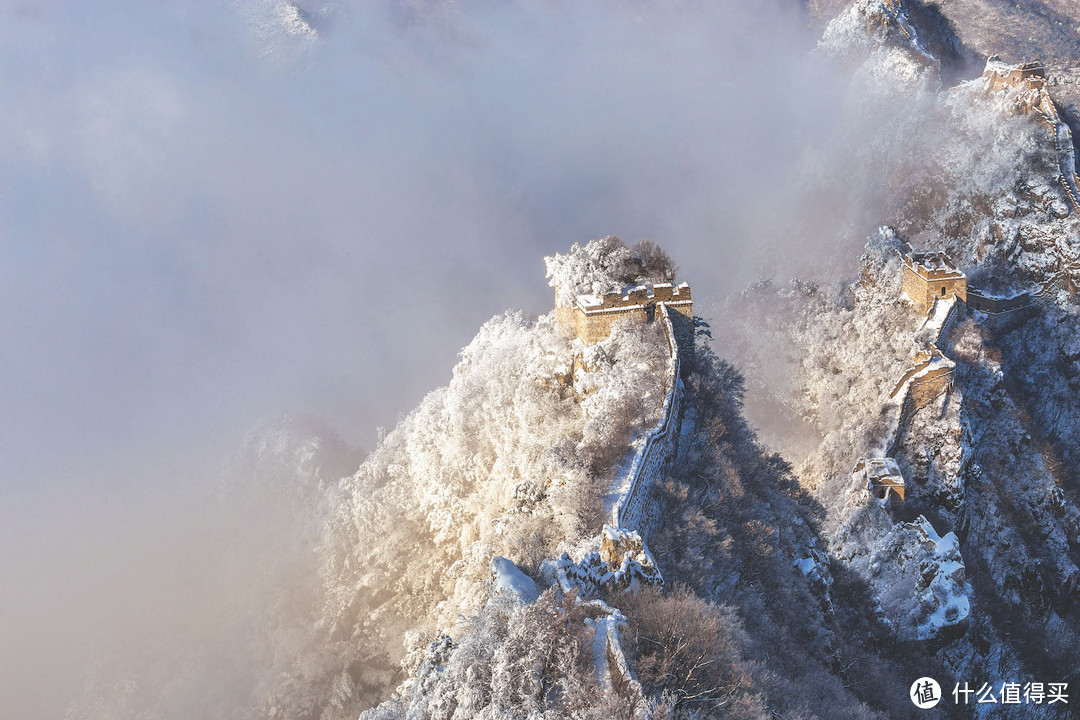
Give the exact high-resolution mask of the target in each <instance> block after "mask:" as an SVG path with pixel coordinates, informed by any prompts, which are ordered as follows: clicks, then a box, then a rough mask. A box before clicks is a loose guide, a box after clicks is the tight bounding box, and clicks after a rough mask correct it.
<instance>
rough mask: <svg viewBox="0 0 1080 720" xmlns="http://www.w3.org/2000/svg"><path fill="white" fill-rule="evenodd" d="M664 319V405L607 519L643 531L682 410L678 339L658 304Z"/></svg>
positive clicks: (675, 436)
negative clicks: (668, 353) (666, 385)
mask: <svg viewBox="0 0 1080 720" xmlns="http://www.w3.org/2000/svg"><path fill="white" fill-rule="evenodd" d="M660 313H661V316H662V317H663V320H664V334H665V335H666V336H667V341H668V347H669V349H670V351H671V357H670V359H669V361H668V374H669V376H670V378H671V387H670V389H669V390H668V394H667V397H666V398H664V409H663V411H662V413H661V416H660V422H659V423H658V424H657V425H656V427H654V428H653V429H652V430H651V431H650V432H649V434H648V435H647V436H646V438H645V441H644V442H643V443H641V445H640V446H639V447H638V450H637V452H636V453H635V455H634V460H633V462H632V463H631V465H630V470H629V472H628V473H627V474H628V475H629V478H630V482H629V483H628V484H627V489H626V491H625V492H623V493H622V495H620V497H619V499H618V500H617V501H616V502H615V504H614V506H613V507H612V508H611V523H612V525H614V526H615V527H617V528H620V529H624V530H630V531H633V532H637V533H640V534H641V535H642V537H644V536H645V535H646V534H647V531H648V524H649V523H650V522H651V521H652V520H653V519H654V518H653V517H652V515H654V514H655V508H654V507H652V505H653V503H652V502H651V501H650V498H649V488H650V487H651V485H652V482H653V480H655V479H656V476H657V475H658V474H659V472H660V471H662V470H663V468H664V467H665V466H666V465H667V463H668V461H669V460H670V455H671V451H672V449H673V448H672V446H673V441H675V442H677V441H678V434H679V431H678V425H679V421H678V418H679V414H680V413H681V412H682V400H683V383H682V377H681V363H682V360H681V358H680V356H679V343H678V340H677V338H676V336H675V328H674V326H673V325H672V324H671V317H670V315H669V310H668V308H667V305H661V306H660Z"/></svg>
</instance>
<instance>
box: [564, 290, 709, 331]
mask: <svg viewBox="0 0 1080 720" xmlns="http://www.w3.org/2000/svg"><path fill="white" fill-rule="evenodd" d="M660 305H666V306H667V308H668V310H670V311H672V312H675V313H679V314H680V315H682V316H684V317H686V318H687V319H692V318H693V317H694V303H693V300H692V299H691V297H690V286H689V285H687V284H686V283H682V284H680V285H672V284H671V283H656V284H653V285H638V286H637V287H628V288H624V289H623V290H621V291H619V290H616V291H614V292H607V293H604V294H603V295H578V296H577V297H576V298H574V301H573V303H571V304H569V305H559V304H558V303H557V302H556V306H555V317H556V319H557V320H558V321H559V322H560V323H562V325H563V327H565V328H567V329H568V330H569V331H570V332H571V333H572V334H573V335H575V336H576V337H579V338H581V340H582V341H583V342H584V343H585V344H586V345H593V344H595V343H598V342H600V341H601V340H604V339H606V338H607V336H608V335H610V334H611V328H613V327H614V326H615V323H617V322H619V321H620V320H623V319H629V320H631V321H632V322H640V323H646V322H652V321H653V320H655V319H656V314H657V312H658V308H659V306H660Z"/></svg>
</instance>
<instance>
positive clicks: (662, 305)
mask: <svg viewBox="0 0 1080 720" xmlns="http://www.w3.org/2000/svg"><path fill="white" fill-rule="evenodd" d="M692 317H693V304H692V301H691V295H690V287H689V285H687V284H686V283H683V284H681V285H678V286H672V285H670V284H657V285H652V286H651V287H645V286H639V287H635V288H630V289H627V290H625V291H623V292H612V293H606V294H604V295H603V296H601V297H596V296H579V297H578V298H577V299H576V300H575V302H574V303H573V304H572V305H569V306H559V305H558V304H557V305H556V318H557V319H558V320H559V321H560V323H561V324H562V326H563V327H564V328H565V329H566V331H567V332H568V333H569V334H571V335H573V336H574V337H577V338H578V339H579V340H581V341H582V342H583V343H584V344H585V345H591V344H593V343H596V342H599V341H601V340H603V339H604V338H606V337H607V336H608V335H609V334H610V332H611V329H612V328H613V327H614V325H615V324H616V323H617V322H619V321H630V322H641V323H651V322H655V321H657V320H659V321H660V322H659V324H660V327H661V329H662V332H663V334H664V337H665V340H666V342H667V345H668V362H667V373H666V374H667V378H666V381H667V382H666V387H667V392H666V394H665V397H664V404H663V408H662V410H661V413H660V419H659V420H658V422H657V423H656V425H655V426H654V427H653V428H652V429H651V430H649V432H647V433H646V434H645V435H644V436H642V437H640V438H638V439H637V440H636V441H635V442H634V444H633V445H632V447H633V455H632V456H631V457H630V459H629V464H628V465H623V466H622V467H624V468H625V470H617V471H616V473H615V477H614V479H613V482H612V488H613V497H612V499H611V502H610V510H609V517H610V523H607V524H605V525H604V526H603V528H602V529H601V532H600V538H599V551H590V552H587V553H585V555H584V557H583V558H582V559H581V560H578V561H575V560H573V559H572V558H571V557H570V555H569V554H568V553H565V552H564V553H563V554H562V556H561V557H559V558H558V559H557V560H555V561H553V562H552V563H551V564H550V566H549V571H550V572H551V573H552V575H553V576H554V577H555V579H556V580H557V582H558V583H559V585H560V587H561V588H562V590H563V591H564V592H568V593H569V592H581V593H584V594H585V595H595V594H598V593H599V592H601V591H602V590H605V589H606V590H613V591H620V590H624V589H627V588H630V587H633V586H635V585H639V584H661V583H663V578H662V577H661V575H660V571H659V569H658V568H657V566H656V562H655V561H654V559H653V557H652V554H651V553H650V552H649V549H648V546H647V545H646V544H645V538H646V537H647V536H648V532H649V529H650V526H651V525H652V523H654V522H655V521H656V519H657V513H658V510H659V508H658V505H657V502H656V500H655V499H654V498H653V497H652V494H651V489H652V486H653V484H654V483H655V482H656V480H657V479H658V478H660V477H661V476H662V475H663V473H664V471H665V470H666V469H668V468H669V467H670V466H671V464H672V463H673V462H676V461H677V458H678V455H679V443H680V438H681V435H682V429H683V428H682V415H683V395H684V388H683V381H682V375H681V371H682V358H681V350H680V345H685V344H686V343H688V342H692V335H693V334H692V331H691V330H690V329H689V327H688V326H689V320H690V319H691V318H692ZM677 322H678V323H685V324H686V325H687V327H686V328H682V329H679V328H676V323H677ZM590 603H592V604H594V605H595V606H596V607H597V608H598V609H599V610H601V611H602V613H603V614H602V615H601V616H600V617H598V618H596V619H595V620H592V621H591V622H590V624H591V626H592V627H593V628H594V630H595V633H596V634H595V643H596V644H595V646H594V653H595V658H594V660H595V661H596V664H597V672H598V675H599V679H600V681H601V682H602V683H603V684H604V685H605V686H608V687H614V688H616V689H618V690H619V691H620V692H621V693H622V694H624V695H626V694H631V695H633V696H635V697H637V698H639V699H641V702H639V703H637V705H638V708H639V709H638V712H637V717H638V718H639V719H640V720H647V719H648V717H649V715H648V712H647V711H646V710H645V709H644V708H645V703H644V700H643V698H644V695H643V693H642V690H641V685H640V684H639V683H638V682H637V680H636V678H635V677H634V675H633V672H632V671H631V669H630V665H629V663H628V662H627V660H626V655H625V653H624V651H623V649H622V642H621V637H620V634H621V628H622V627H623V625H624V624H625V622H626V619H625V617H624V616H623V615H622V613H620V612H619V611H618V610H617V609H615V608H612V607H610V606H608V605H607V604H606V603H604V602H603V601H601V600H591V601H590Z"/></svg>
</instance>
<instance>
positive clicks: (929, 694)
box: [911, 677, 941, 710]
mask: <svg viewBox="0 0 1080 720" xmlns="http://www.w3.org/2000/svg"><path fill="white" fill-rule="evenodd" d="M911 702H913V703H915V707H917V708H920V709H922V710H927V709H929V708H932V707H934V706H935V705H937V704H938V703H939V702H941V686H940V685H938V684H937V680H935V679H934V678H931V677H922V678H919V679H918V680H916V681H915V682H914V683H912V685H911Z"/></svg>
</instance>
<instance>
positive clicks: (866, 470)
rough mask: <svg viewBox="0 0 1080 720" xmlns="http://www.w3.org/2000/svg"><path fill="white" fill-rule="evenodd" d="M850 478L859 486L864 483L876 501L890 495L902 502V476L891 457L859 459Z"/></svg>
mask: <svg viewBox="0 0 1080 720" xmlns="http://www.w3.org/2000/svg"><path fill="white" fill-rule="evenodd" d="M851 477H852V479H854V480H855V481H856V482H858V483H860V484H861V483H864V482H865V483H866V491H867V492H868V493H869V494H870V495H871V496H872V497H875V498H877V499H878V500H885V499H886V498H888V497H889V495H890V494H892V495H894V496H895V497H896V499H897V500H899V501H900V502H904V475H903V473H901V472H900V466H899V465H897V464H896V461H895V460H893V459H892V458H891V457H872V458H860V459H859V462H858V463H856V464H855V469H854V470H852V471H851Z"/></svg>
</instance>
